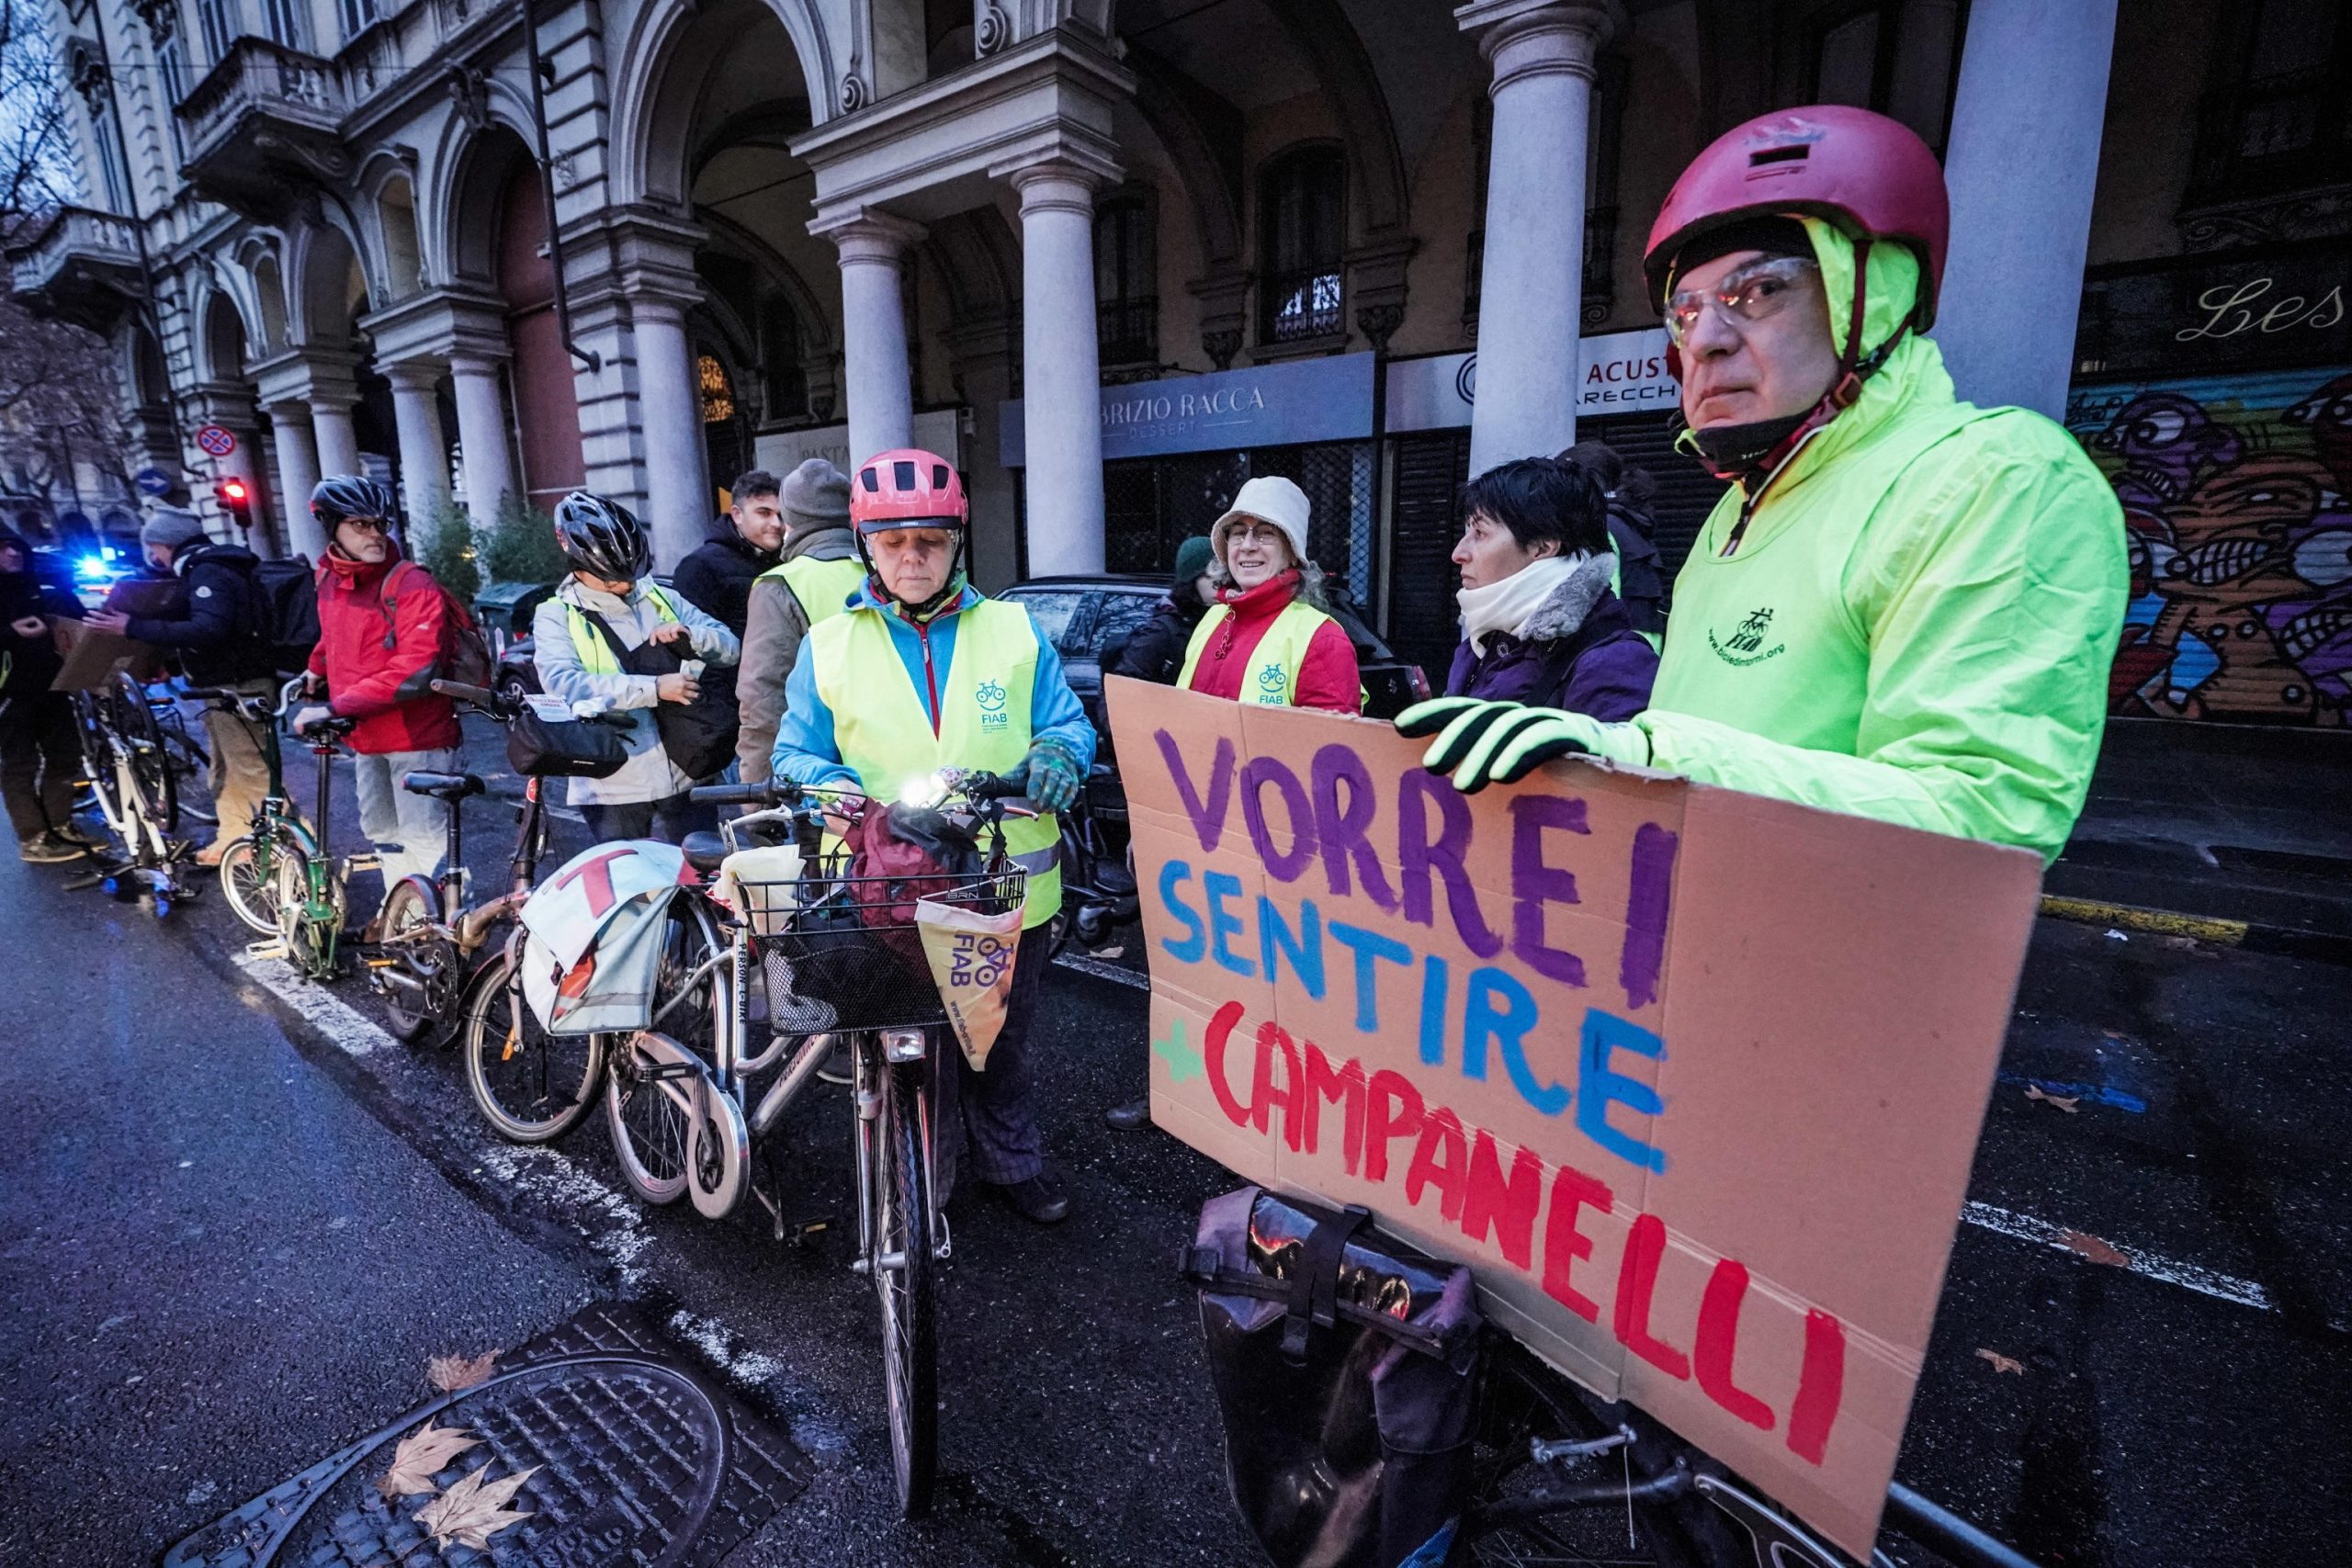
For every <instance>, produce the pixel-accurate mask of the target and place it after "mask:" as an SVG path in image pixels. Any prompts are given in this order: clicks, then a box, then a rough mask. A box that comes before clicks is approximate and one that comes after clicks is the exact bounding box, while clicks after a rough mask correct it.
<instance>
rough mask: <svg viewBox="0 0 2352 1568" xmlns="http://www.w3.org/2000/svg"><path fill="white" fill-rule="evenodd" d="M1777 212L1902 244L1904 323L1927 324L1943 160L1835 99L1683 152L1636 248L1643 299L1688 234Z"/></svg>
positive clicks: (1944, 203)
mask: <svg viewBox="0 0 2352 1568" xmlns="http://www.w3.org/2000/svg"><path fill="white" fill-rule="evenodd" d="M1777 213H1795V214H1800V215H1802V216H1804V217H1807V218H1819V219H1822V220H1826V221H1827V222H1830V223H1834V224H1836V225H1837V226H1838V228H1839V229H1842V230H1843V231H1845V232H1846V233H1847V234H1849V236H1851V237H1852V238H1854V239H1856V240H1860V241H1871V240H1900V241H1902V242H1903V243H1905V244H1907V245H1909V246H1911V247H1912V248H1913V249H1914V250H1916V251H1917V252H1918V253H1919V261H1920V265H1921V267H1922V270H1923V272H1924V274H1925V276H1923V277H1922V278H1921V280H1920V281H1921V287H1920V290H1919V302H1918V305H1917V308H1916V309H1915V310H1914V311H1913V315H1912V321H1913V325H1914V327H1915V328H1916V329H1917V330H1918V331H1922V332H1924V331H1926V330H1927V328H1928V326H1930V325H1932V324H1933V323H1934V321H1935V319H1936V297H1937V295H1938V294H1939V292H1940V291H1941V290H1942V288H1943V281H1944V252H1945V249H1946V247H1947V246H1948V245H1949V243H1950V242H1951V196H1950V195H1949V194H1948V193H1947V192H1946V190H1945V188H1944V172H1943V169H1942V167H1941V166H1940V165H1939V164H1937V162H1936V155H1935V154H1934V153H1933V152H1929V151H1928V144H1927V143H1926V142H1924V141H1920V140H1919V138H1918V137H1917V135H1915V134H1914V133H1913V132H1912V130H1910V128H1909V127H1907V126H1905V125H1902V124H1900V123H1898V122H1896V121H1894V120H1891V119H1889V118H1886V117H1885V116H1884V115H1883V114H1872V113H1871V111H1870V110H1868V109H1857V108H1849V107H1846V106H1844V105H1842V104H1815V105H1813V106H1812V107H1807V108H1797V109H1781V110H1780V111H1778V112H1776V113H1772V114H1768V115H1759V116H1758V117H1757V118H1754V119H1751V120H1749V121H1748V122H1747V124H1745V125H1739V126H1734V127H1733V128H1732V129H1731V130H1727V131H1725V132H1724V133H1723V134H1722V135H1721V136H1719V137H1717V138H1715V140H1714V141H1713V142H1712V143H1710V144H1709V145H1708V147H1707V149H1706V151H1705V152H1701V153H1700V154H1699V155H1698V156H1697V157H1696V158H1693V159H1692V160H1691V166H1690V167H1689V168H1687V169H1685V170H1683V171H1682V177H1681V178H1680V179H1678V180H1676V181H1675V182H1674V188H1673V189H1672V190H1670V191H1668V192H1667V194H1666V205H1665V206H1663V207H1661V208H1659V209H1658V214H1657V222H1655V223H1653V224H1651V225H1650V238H1649V243H1648V244H1647V245H1646V246H1645V247H1644V249H1643V252H1642V275H1643V277H1644V279H1645V281H1646V282H1647V284H1648V285H1649V291H1650V299H1651V300H1652V301H1653V302H1654V303H1655V302H1662V301H1663V300H1664V299H1666V290H1667V285H1668V282H1669V281H1670V280H1671V278H1672V276H1673V272H1674V263H1675V258H1676V257H1677V256H1678V255H1679V254H1681V252H1682V248H1683V247H1684V246H1685V245H1687V244H1688V243H1690V242H1691V241H1692V240H1694V239H1696V238H1697V237H1698V236H1700V235H1701V234H1703V233H1705V232H1706V231H1708V230H1710V229H1714V228H1719V227H1721V226H1723V225H1724V224H1726V223H1735V222H1737V221H1739V220H1742V219H1747V218H1760V217H1766V216H1770V215H1772V214H1777ZM1859 281H1860V279H1859V278H1858V279H1857V282H1858V283H1859Z"/></svg>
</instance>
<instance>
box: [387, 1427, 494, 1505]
mask: <svg viewBox="0 0 2352 1568" xmlns="http://www.w3.org/2000/svg"><path fill="white" fill-rule="evenodd" d="M480 1441H481V1438H477V1437H475V1436H474V1435H473V1434H472V1433H470V1432H469V1431H467V1430H466V1429H465V1428H464V1427H435V1425H434V1424H433V1423H432V1422H430V1421H427V1422H426V1423H425V1424H424V1426H423V1427H419V1428H417V1429H416V1430H415V1431H413V1432H411V1433H410V1434H409V1435H408V1436H407V1437H405V1438H401V1441H400V1447H398V1448H396V1449H394V1450H392V1468H391V1469H390V1470H388V1471H386V1472H384V1478H383V1479H382V1480H381V1481H379V1482H377V1483H376V1490H377V1491H379V1492H380V1493H382V1494H383V1495H385V1496H387V1497H404V1496H406V1495H409V1494H410V1493H413V1492H432V1491H435V1486H434V1484H433V1477H434V1476H435V1473H437V1472H440V1471H442V1470H446V1469H447V1468H448V1464H449V1461H451V1460H453V1459H456V1458H457V1457H458V1455H459V1454H461V1453H464V1452H465V1451H466V1450H468V1449H469V1448H472V1447H473V1446H474V1445H475V1444H476V1443H478V1442H480Z"/></svg>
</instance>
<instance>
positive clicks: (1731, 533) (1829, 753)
mask: <svg viewBox="0 0 2352 1568" xmlns="http://www.w3.org/2000/svg"><path fill="white" fill-rule="evenodd" d="M1759 171H1769V172H1768V173H1759ZM1949 227H1950V212H1949V207H1948V203H1947V197H1946V195H1945V190H1944V183H1943V174H1942V171H1941V170H1940V169H1939V167H1938V166H1937V164H1936V160H1935V157H1934V154H1932V153H1931V152H1928V148H1927V146H1926V144H1925V143H1923V142H1921V141H1920V140H1919V139H1918V138H1917V136H1915V135H1913V134H1912V133H1911V132H1910V131H1909V130H1905V128H1904V127H1902V126H1900V125H1898V124H1896V123H1895V122H1894V121H1893V120H1890V119H1887V118H1883V117H1882V116H1879V115H1874V114H1871V113H1870V112H1868V111H1867V110H1863V109H1854V108H1845V107H1814V108H1802V109H1792V110H1789V111H1786V112H1784V113H1781V114H1775V115H1770V116H1766V117H1764V118H1760V119H1757V120H1752V121H1750V122H1749V123H1747V124H1746V125H1743V126H1740V127H1738V128H1736V129H1735V130H1731V131H1729V132H1728V133H1726V134H1725V135H1724V137H1723V138H1722V139H1721V140H1720V141H1716V142H1715V143H1714V144H1713V146H1711V147H1709V148H1708V149H1707V150H1706V151H1705V152H1702V153H1700V155H1699V157H1698V159H1697V161H1696V162H1694V163H1693V164H1691V167H1690V168H1689V169H1687V170H1685V171H1684V173H1683V175H1682V177H1681V179H1680V180H1679V181H1678V182H1676V185H1675V186H1674V189H1673V190H1672V191H1671V192H1669V193H1668V197H1667V199H1666V206H1665V208H1664V209H1663V210H1662V211H1660V213H1659V214H1658V219H1657V224H1656V225H1655V227H1653V229H1652V230H1651V232H1650V243H1649V246H1648V252H1647V254H1646V257H1645V272H1646V275H1647V276H1648V279H1649V283H1650V287H1651V288H1652V290H1653V292H1654V294H1655V295H1656V297H1657V299H1658V300H1659V301H1660V303H1661V305H1662V306H1663V308H1664V310H1665V313H1666V321H1667V330H1668V334H1669V337H1670V339H1671V341H1672V343H1673V345H1674V350H1675V356H1674V364H1675V368H1676V373H1677V375H1678V377H1679V380H1680V382H1681V389H1682V410H1683V415H1684V417H1685V418H1686V419H1687V420H1688V421H1689V422H1690V424H1691V434H1689V435H1688V436H1687V437H1686V438H1685V440H1686V443H1687V444H1689V445H1691V446H1693V447H1695V449H1696V451H1697V453H1698V455H1699V457H1701V458H1702V461H1704V462H1706V463H1707V465H1708V466H1709V467H1710V468H1713V470H1714V471H1715V472H1716V473H1717V474H1719V475H1721V476H1722V477H1724V478H1725V479H1732V480H1734V481H1736V482H1735V485H1734V488H1733V489H1732V490H1730V491H1727V492H1726V493H1725V494H1724V499H1723V501H1722V502H1720V503H1719V504H1718V505H1717V506H1716V508H1715V510H1714V512H1713V514H1712V515H1711V516H1710V517H1709V518H1708V519H1707V523H1706V526H1705V527H1704V529H1703V530H1702V532H1701V534H1700V536H1699V539H1698V542H1697V544H1696V545H1695V546H1694V547H1692V549H1691V557H1690V559H1689V560H1688V561H1687V562H1686V563H1685V564H1684V566H1683V568H1682V570H1681V573H1680V575H1679V577H1678V578H1677V579H1676V581H1675V591H1674V614H1673V616H1672V618H1671V619H1670V620H1669V621H1668V627H1667V637H1666V650H1665V654H1664V656H1663V658H1662V660H1661V661H1660V665H1659V669H1658V674H1657V685H1656V687H1655V688H1654V690H1653V691H1652V693H1651V696H1650V706H1649V708H1648V709H1647V710H1646V711H1645V712H1643V713H1640V714H1637V715H1635V716H1634V717H1633V718H1632V719H1630V720H1628V721H1626V722H1623V723H1617V724H1603V723H1600V722H1598V721H1596V720H1594V719H1591V718H1589V717H1587V716H1583V715H1578V714H1567V713H1561V712H1557V711H1555V710H1551V709H1544V708H1530V707H1522V706H1521V705H1517V704H1508V703H1504V704H1494V703H1475V702H1472V701H1471V700H1469V699H1466V698H1459V697H1448V698H1441V699H1439V700H1437V701H1435V702H1430V703H1423V704H1420V705H1417V706H1415V707H1412V708H1409V709H1408V710H1406V712H1404V713H1403V714H1401V715H1399V716H1398V717H1397V728H1399V729H1401V730H1403V731H1404V732H1405V733H1406V734H1408V735H1430V734H1432V733H1434V734H1435V736H1436V739H1435V740H1434V741H1433V743H1432V744H1431V746H1430V750H1429V753H1428V758H1427V761H1428V765H1429V766H1430V768H1432V769H1434V770H1436V771H1439V772H1442V773H1452V775H1453V782H1454V783H1455V784H1456V785H1457V786H1459V787H1461V788H1463V789H1464V790H1475V789H1477V788H1480V787H1482V786H1483V785H1484V784H1487V782H1489V781H1490V780H1492V781H1500V782H1506V783H1507V782H1509V781H1510V780H1512V779H1515V778H1519V777H1521V776H1522V775H1523V774H1525V773H1527V772H1528V771H1529V770H1530V769H1532V768H1533V767H1534V766H1536V765H1537V764H1538V763H1540V762H1542V761H1545V760H1547V759H1549V758H1552V757H1557V756H1562V755H1566V754H1568V753H1570V752H1588V753H1590V754H1592V755H1596V756H1601V757H1607V758H1610V759H1611V760H1614V761H1623V762H1632V763H1635V764H1639V765H1641V766H1645V767H1653V768H1657V769H1659V770H1661V771H1664V772H1668V773H1680V774H1683V775H1685V776H1687V777H1689V778H1693V779H1697V780H1701V781H1702V782H1704V783H1708V784H1722V785H1725V786H1728V787H1730V788H1733V789H1740V790H1746V791H1748V792H1750V793H1752V794H1756V795H1774V796H1778V797H1780V798H1781V799H1784V800H1793V801H1798V802H1801V803H1803V804H1804V805H1808V806H1817V807H1824V808H1826V809H1828V810H1832V811H1845V812H1851V813H1854V814H1856V815H1860V816H1865V817H1875V818H1882V819H1883V820H1886V821H1890V822H1899V823H1903V824H1905V825H1907V826H1911V827H1915V828H1924V829H1928V830H1930V831H1934V832H1939V833H1950V834H1953V835H1955V836H1958V837H1962V838H1975V839H1986V840H1993V841H1995V842H1999V843H2009V844H2019V845H2023V846H2025V847H2027V848H2030V849H2032V850H2036V851H2038V852H2041V855H2042V856H2043V857H2044V858H2045V859H2047V858H2052V857H2054V856H2055V855H2056V854H2057V853H2058V852H2059V850H2060V849H2061V848H2063V847H2064V844H2065V842H2066V838H2067V835H2068V834H2069V833H2070V832H2071V831H2072V830H2073V828H2074V823H2075V818H2076V816H2077V815H2079V814H2080V812H2081V810H2082V805H2083V797H2084V795H2085V794H2086V791H2087V790H2088V788H2089V784H2090V776H2091V769H2092V766H2093V764H2094V763H2095V762H2096V761H2098V745H2099V737H2100V735H2101V733H2102V731H2103V730H2104V728H2105V725H2106V697H2107V670H2108V664H2109V661H2110V660H2112V659H2113V657H2114V655H2115V649H2116V642H2117V637H2118V636H2119V634H2120V629H2121V626H2122V618H2123V606H2124V598H2125V592H2126V586H2127V567H2126V559H2125V547H2124V537H2123V520H2122V514H2121V512H2120V509H2119V507H2118V506H2117V504H2116V501H2115V495H2114V492H2113V491H2111V490H2110V489H2109V487H2108V485H2107V484H2106V482H2105V481H2104V480H2103V479H2100V477H2099V473H2098V469H2097V468H2093V467H2092V466H2091V463H2090V460H2089V459H2088V458H2087V457H2085V456H2084V454H2083V451H2082V449H2081V447H2080V446H2077V445H2076V444H2075V441H2074V439H2073V438H2072V437H2071V436H2069V435H2068V434H2066V433H2065V431H2064V430H2063V429H2062V428H2060V427H2059V426H2058V425H2056V424H2054V423H2052V422H2051V421H2049V420H2047V419H2044V418H2043V417H2041V415H2040V414H2037V413H2031V412H2027V411H2025V410H2022V409H2013V408H1996V409H1979V408H1975V407H1973V406H1971V405H1969V404H1967V403H1963V402H1961V401H1959V400H1957V399H1956V398H1955V396H1954V394H1953V391H1952V384H1951V377H1950V376H1949V375H1947V374H1946V373H1945V370H1944V365H1943V356H1942V355H1940V354H1939V352H1938V350H1937V348H1936V345H1935V344H1934V342H1933V341H1932V340H1930V339H1928V338H1927V337H1925V336H1923V335H1921V334H1922V333H1924V331H1925V330H1926V329H1927V328H1928V326H1929V325H1931V324H1932V323H1933V321H1934V319H1935V308H1936V294H1937V288H1938V286H1939V283H1940V282H1941V281H1942V276H1943V263H1944V250H1945V241H1946V237H1947V232H1948V230H1949Z"/></svg>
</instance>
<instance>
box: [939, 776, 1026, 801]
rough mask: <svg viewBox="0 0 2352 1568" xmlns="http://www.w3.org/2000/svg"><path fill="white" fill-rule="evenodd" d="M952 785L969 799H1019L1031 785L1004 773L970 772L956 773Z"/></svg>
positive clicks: (958, 793)
mask: <svg viewBox="0 0 2352 1568" xmlns="http://www.w3.org/2000/svg"><path fill="white" fill-rule="evenodd" d="M952 787H953V789H954V790H955V792H956V794H957V795H963V796H964V797H965V798H966V799H967V800H1017V799H1019V798H1020V797H1021V793H1022V791H1023V790H1025V789H1027V788H1028V787H1029V786H1028V784H1027V783H1026V782H1025V781H1023V780H1022V779H1017V778H1009V777H1007V776H1006V775H1005V774H1003V773H958V774H956V778H955V784H953V785H952Z"/></svg>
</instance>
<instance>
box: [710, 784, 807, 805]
mask: <svg viewBox="0 0 2352 1568" xmlns="http://www.w3.org/2000/svg"><path fill="white" fill-rule="evenodd" d="M800 793H801V792H800V786H799V785H798V784H793V783H792V782H790V781H789V780H786V782H785V783H783V784H696V785H695V787H694V788H692V789H690V790H688V791H687V792H686V798H687V799H688V800H691V801H693V802H694V803H695V805H696V806H782V805H786V804H787V803H789V802H791V801H795V800H797V799H799V798H800Z"/></svg>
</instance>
